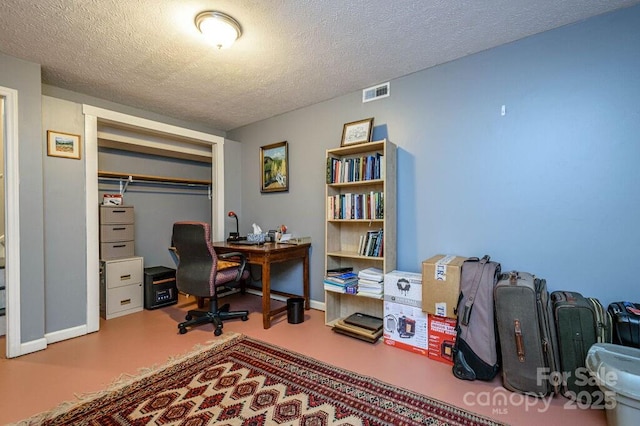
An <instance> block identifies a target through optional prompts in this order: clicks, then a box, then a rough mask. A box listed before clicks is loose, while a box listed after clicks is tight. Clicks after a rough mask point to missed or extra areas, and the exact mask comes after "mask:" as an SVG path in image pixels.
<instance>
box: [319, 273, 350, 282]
mask: <svg viewBox="0 0 640 426" xmlns="http://www.w3.org/2000/svg"><path fill="white" fill-rule="evenodd" d="M325 279H327V280H330V281H333V282H336V283H344V282H347V281H354V280H357V279H358V274H356V273H355V272H353V271H347V272H341V273H338V274H336V275H334V274H332V273H327V276H326V277H325Z"/></svg>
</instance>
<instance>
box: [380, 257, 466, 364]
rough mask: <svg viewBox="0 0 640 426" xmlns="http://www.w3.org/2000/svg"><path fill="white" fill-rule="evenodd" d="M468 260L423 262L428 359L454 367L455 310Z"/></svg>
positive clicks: (431, 259)
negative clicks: (464, 268)
mask: <svg viewBox="0 0 640 426" xmlns="http://www.w3.org/2000/svg"><path fill="white" fill-rule="evenodd" d="M465 259H466V258H464V257H460V256H452V255H447V256H445V255H442V254H439V255H436V256H433V257H431V258H429V259H427V260H425V261H424V262H422V310H423V311H425V312H426V313H427V325H428V335H429V339H428V356H429V358H431V359H435V360H437V361H441V362H445V363H448V364H453V346H454V344H455V339H456V331H455V328H456V313H455V309H456V308H457V305H458V296H459V294H460V276H461V271H462V263H463V262H464V261H465ZM385 295H386V287H385ZM385 297H386V296H385Z"/></svg>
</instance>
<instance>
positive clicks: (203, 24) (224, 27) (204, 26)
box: [196, 11, 242, 49]
mask: <svg viewBox="0 0 640 426" xmlns="http://www.w3.org/2000/svg"><path fill="white" fill-rule="evenodd" d="M196 27H197V28H198V30H200V32H201V33H202V35H204V36H205V37H206V38H207V40H209V41H210V42H211V43H213V45H214V46H216V47H217V48H218V49H226V48H227V47H230V46H231V45H232V44H233V42H234V41H236V40H237V39H238V38H239V37H240V36H241V35H242V29H241V28H240V24H239V23H238V21H236V20H235V19H233V18H232V17H231V16H229V15H226V14H224V13H221V12H213V11H206V12H200V13H199V14H198V16H196Z"/></svg>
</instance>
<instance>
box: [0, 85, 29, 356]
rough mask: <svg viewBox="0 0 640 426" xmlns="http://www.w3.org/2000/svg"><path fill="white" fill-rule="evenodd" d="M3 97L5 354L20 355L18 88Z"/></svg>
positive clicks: (5, 90)
mask: <svg viewBox="0 0 640 426" xmlns="http://www.w3.org/2000/svg"><path fill="white" fill-rule="evenodd" d="M0 97H2V98H4V117H5V122H4V124H5V125H4V134H5V140H4V149H5V152H4V175H5V240H4V241H5V270H4V273H5V286H6V292H5V295H6V305H7V309H6V316H5V318H6V327H7V330H6V336H7V337H6V343H7V348H6V356H7V358H13V357H16V356H19V355H22V354H23V348H22V344H21V339H22V336H21V335H20V332H21V327H20V197H19V195H20V186H19V183H20V179H19V177H20V174H19V155H18V151H19V150H18V91H17V90H15V89H9V88H7V87H0Z"/></svg>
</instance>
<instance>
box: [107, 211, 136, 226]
mask: <svg viewBox="0 0 640 426" xmlns="http://www.w3.org/2000/svg"><path fill="white" fill-rule="evenodd" d="M100 223H101V224H103V225H104V224H114V223H133V206H100Z"/></svg>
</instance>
